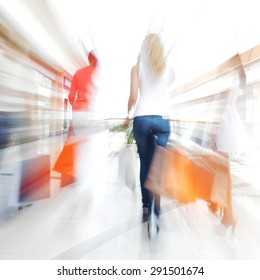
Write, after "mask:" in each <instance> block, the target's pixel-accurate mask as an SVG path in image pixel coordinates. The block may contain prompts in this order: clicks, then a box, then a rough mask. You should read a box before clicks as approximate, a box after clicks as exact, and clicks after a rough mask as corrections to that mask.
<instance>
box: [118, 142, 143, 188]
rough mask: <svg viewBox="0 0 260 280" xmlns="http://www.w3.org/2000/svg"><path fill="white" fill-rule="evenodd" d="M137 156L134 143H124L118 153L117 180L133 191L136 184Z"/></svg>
mask: <svg viewBox="0 0 260 280" xmlns="http://www.w3.org/2000/svg"><path fill="white" fill-rule="evenodd" d="M138 171H139V170H138V157H137V147H136V144H126V145H125V146H124V147H123V149H122V151H121V152H120V154H119V161H118V181H119V184H120V185H122V186H126V187H128V188H129V189H130V190H131V191H135V188H136V186H137V185H138Z"/></svg>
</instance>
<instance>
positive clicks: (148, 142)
mask: <svg viewBox="0 0 260 280" xmlns="http://www.w3.org/2000/svg"><path fill="white" fill-rule="evenodd" d="M133 133H134V137H135V140H136V144H137V148H138V153H139V157H140V183H141V193H142V202H143V206H148V207H149V213H151V211H152V209H151V207H152V201H154V199H155V209H154V211H155V214H156V215H157V216H158V215H159V208H160V198H159V197H156V198H155V197H154V195H153V194H152V193H150V192H149V191H148V190H147V189H146V188H145V187H144V183H145V180H146V177H147V173H148V171H149V167H150V164H151V161H152V158H153V154H154V151H155V148H156V145H159V146H162V147H165V146H166V145H167V142H168V139H169V135H170V123H169V120H168V119H164V118H162V117H161V116H156V115H149V116H138V117H135V118H134V123H133Z"/></svg>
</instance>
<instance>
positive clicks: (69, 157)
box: [53, 141, 76, 176]
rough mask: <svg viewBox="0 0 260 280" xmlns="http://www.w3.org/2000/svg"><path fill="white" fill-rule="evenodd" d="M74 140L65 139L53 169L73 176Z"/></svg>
mask: <svg viewBox="0 0 260 280" xmlns="http://www.w3.org/2000/svg"><path fill="white" fill-rule="evenodd" d="M75 149H76V142H71V141H67V142H66V143H65V145H64V146H63V148H62V151H61V153H60V154H59V156H58V159H57V160H56V162H55V164H54V167H53V170H54V171H57V172H60V173H64V174H67V175H71V176H73V175H74V174H75V170H74V168H75V152H76V151H75Z"/></svg>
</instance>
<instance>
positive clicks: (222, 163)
mask: <svg viewBox="0 0 260 280" xmlns="http://www.w3.org/2000/svg"><path fill="white" fill-rule="evenodd" d="M193 173H194V182H195V188H196V198H199V199H203V200H205V201H208V202H212V203H214V204H217V205H218V206H220V207H223V206H225V205H226V203H227V202H226V201H227V186H228V161H227V160H226V159H225V158H224V157H222V156H221V155H219V154H218V153H216V152H211V153H208V154H206V153H205V154H204V155H200V156H199V157H198V158H196V159H195V160H193Z"/></svg>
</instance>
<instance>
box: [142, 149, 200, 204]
mask: <svg viewBox="0 0 260 280" xmlns="http://www.w3.org/2000/svg"><path fill="white" fill-rule="evenodd" d="M145 187H146V188H147V189H148V190H150V191H151V192H153V193H155V194H157V195H164V196H167V197H169V198H171V199H175V200H177V201H178V202H180V203H189V202H193V201H195V199H196V196H195V185H194V178H193V169H192V161H191V160H190V159H189V157H188V155H187V154H185V152H184V151H183V150H179V149H175V148H171V147H166V148H164V147H160V146H157V147H156V150H155V153H154V156H153V160H152V163H151V166H150V169H149V172H148V176H147V180H146V182H145Z"/></svg>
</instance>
